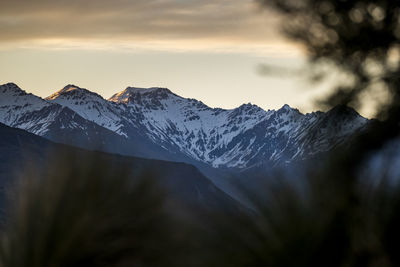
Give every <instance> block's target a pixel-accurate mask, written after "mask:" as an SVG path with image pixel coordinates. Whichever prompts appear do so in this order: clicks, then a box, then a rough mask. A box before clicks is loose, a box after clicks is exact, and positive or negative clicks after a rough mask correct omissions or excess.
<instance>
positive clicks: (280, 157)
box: [0, 83, 368, 196]
mask: <svg viewBox="0 0 400 267" xmlns="http://www.w3.org/2000/svg"><path fill="white" fill-rule="evenodd" d="M0 123H3V124H5V125H8V126H10V127H14V128H19V129H22V130H25V131H28V132H30V133H32V134H35V135H37V136H40V137H44V138H46V139H48V140H50V141H53V142H56V143H62V144H67V145H72V146H76V147H80V148H83V149H89V150H99V151H104V152H109V153H114V154H120V155H124V156H135V157H141V158H147V159H157V160H167V161H174V162H184V163H188V164H192V165H194V166H196V167H197V168H198V169H199V170H200V171H201V172H202V173H203V174H204V175H205V176H207V177H208V178H209V179H210V180H211V181H212V182H213V183H214V184H215V185H217V186H218V187H219V188H221V189H222V190H224V191H225V192H227V193H228V194H230V195H231V196H234V195H235V193H234V192H233V191H234V190H233V189H232V188H231V187H230V182H229V181H228V180H229V178H230V177H232V176H233V174H234V175H236V176H241V177H246V175H247V176H249V175H253V174H254V173H259V172H260V171H259V170H262V172H264V171H265V169H270V168H272V167H274V166H282V165H287V164H290V163H293V162H303V161H306V160H308V159H312V158H315V157H318V156H319V155H321V154H323V153H325V152H327V151H330V150H332V149H334V148H335V147H336V146H338V145H340V144H342V143H344V142H346V141H347V140H349V139H350V138H351V136H352V135H354V134H355V133H357V132H358V131H360V130H362V129H363V128H364V127H365V126H366V125H367V123H368V120H367V119H366V118H363V117H362V116H360V115H359V114H358V113H357V112H356V111H355V110H353V109H352V108H349V107H346V106H337V107H335V108H333V109H331V110H329V111H327V112H312V113H307V114H302V113H301V112H300V111H299V110H297V109H295V108H291V107H290V106H288V105H284V106H283V107H282V108H280V109H278V110H264V109H262V108H260V107H258V106H256V105H252V104H243V105H241V106H239V107H237V108H234V109H221V108H211V107H208V106H207V105H205V104H204V103H202V102H201V101H198V100H195V99H189V98H183V97H181V96H178V95H176V94H174V93H173V92H171V91H170V90H169V89H167V88H159V87H153V88H136V87H127V88H126V89H125V90H122V91H120V92H118V93H115V94H114V95H113V96H112V97H111V98H109V99H104V98H103V97H102V96H100V95H99V94H97V93H95V92H91V91H89V90H87V89H84V88H80V87H78V86H75V85H67V86H65V87H64V88H63V89H61V90H59V91H57V92H55V93H54V94H52V95H50V96H49V97H47V98H41V97H38V96H35V95H33V94H30V93H27V92H25V91H24V90H22V89H21V88H19V87H18V86H17V85H16V84H14V83H7V84H4V85H0Z"/></svg>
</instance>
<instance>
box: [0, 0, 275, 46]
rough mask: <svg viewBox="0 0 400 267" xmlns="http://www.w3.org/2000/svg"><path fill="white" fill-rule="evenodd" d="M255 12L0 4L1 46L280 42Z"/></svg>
mask: <svg viewBox="0 0 400 267" xmlns="http://www.w3.org/2000/svg"><path fill="white" fill-rule="evenodd" d="M259 11H260V9H259V8H258V7H257V5H256V4H255V3H254V2H253V0H84V1H82V0H35V1H32V0H12V1H9V0H0V32H1V33H2V34H1V35H0V43H2V44H3V45H4V44H7V43H8V44H10V43H24V44H27V43H29V42H32V43H46V40H47V41H49V42H53V43H54V41H55V40H58V41H60V40H62V42H65V43H68V42H71V41H75V42H76V41H77V40H79V42H85V41H86V42H88V43H91V42H96V41H99V42H107V43H108V44H109V43H113V42H115V43H116V44H122V45H126V43H130V44H132V43H134V44H140V43H142V44H145V43H149V42H152V43H161V44H162V43H163V42H164V43H169V44H171V43H179V42H180V41H182V42H183V43H184V45H186V46H190V45H193V46H194V47H195V46H199V44H202V46H207V43H210V44H212V45H211V46H215V45H216V44H218V43H220V44H221V47H223V46H226V45H227V44H229V45H231V46H235V45H237V46H249V47H250V46H255V47H256V46H260V45H262V44H267V43H269V44H270V43H277V42H282V41H281V39H279V38H278V35H277V33H276V31H275V28H276V27H275V26H274V25H275V19H274V16H273V15H271V14H268V13H267V14H266V13H262V12H259ZM188 41H190V42H188Z"/></svg>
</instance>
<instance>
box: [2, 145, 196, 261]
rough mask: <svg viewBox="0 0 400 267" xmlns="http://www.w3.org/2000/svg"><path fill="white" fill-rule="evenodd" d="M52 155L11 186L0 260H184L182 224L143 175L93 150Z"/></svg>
mask: <svg viewBox="0 0 400 267" xmlns="http://www.w3.org/2000/svg"><path fill="white" fill-rule="evenodd" d="M63 153H65V154H66V155H65V156H61V155H62V154H63ZM90 155H92V156H93V158H81V157H82V156H90ZM52 158H53V159H52V160H50V161H49V162H45V163H43V162H42V164H45V166H40V167H39V166H36V167H35V166H33V167H30V168H27V169H24V170H23V171H22V175H21V179H20V181H19V184H18V185H17V186H16V188H17V189H16V190H12V191H11V193H10V203H11V205H10V208H9V209H8V213H7V218H8V219H7V221H6V223H5V226H4V227H3V229H2V230H3V235H2V240H1V246H0V248H1V250H0V266H4V267H13V266H15V267H17V266H18V267H23V266H27V267H28V266H29V267H35V266H37V267H39V266H40V267H45V266H59V267H61V266H69V267H70V266H75V267H77V266H85V267H88V266H180V265H181V264H182V265H183V266H188V265H187V264H185V263H184V262H185V260H184V259H185V254H183V253H182V254H180V253H181V252H183V251H185V249H184V248H183V247H180V245H181V244H184V242H178V240H179V239H180V238H181V237H182V232H183V228H182V227H178V221H177V220H175V219H176V218H175V217H174V216H173V215H172V213H171V212H170V211H169V210H168V209H167V207H166V205H167V204H166V203H167V201H166V197H165V194H164V193H163V191H162V190H161V189H160V188H159V187H158V186H157V185H156V183H155V180H154V179H152V177H151V176H150V175H143V176H141V177H136V178H134V177H132V175H131V174H130V172H129V170H130V169H129V166H123V164H113V163H112V162H110V161H108V160H109V159H110V157H108V158H107V157H106V158H102V157H101V156H96V154H94V153H82V154H78V153H70V152H68V151H57V153H56V154H54V155H53V156H52Z"/></svg>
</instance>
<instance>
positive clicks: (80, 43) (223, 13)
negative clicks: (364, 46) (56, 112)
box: [0, 0, 327, 112]
mask: <svg viewBox="0 0 400 267" xmlns="http://www.w3.org/2000/svg"><path fill="white" fill-rule="evenodd" d="M278 22H279V20H278V18H277V16H276V15H275V14H273V13H271V11H268V10H265V9H262V8H260V6H258V5H257V3H256V2H254V1H253V0H85V1H82V0H35V1H32V0H0V32H1V35H0V83H6V82H15V83H16V84H17V85H19V86H20V87H21V88H22V89H24V90H26V91H28V92H31V93H34V94H36V95H39V96H42V97H46V96H48V95H50V94H52V93H54V92H55V91H57V90H59V89H61V88H62V87H64V86H65V85H67V84H75V85H77V86H80V87H84V88H87V89H89V90H91V91H95V92H97V93H99V94H100V95H102V96H103V97H105V98H108V97H110V96H111V95H113V94H114V93H116V92H119V91H122V90H123V89H125V88H126V87H128V86H136V87H153V86H157V87H167V88H169V89H171V90H172V91H173V92H175V93H176V94H179V95H181V96H183V97H188V98H196V99H198V100H201V101H203V102H204V103H205V104H207V105H209V106H211V107H221V108H234V107H237V106H239V105H241V104H243V103H253V104H257V105H259V106H260V107H262V108H264V109H277V108H280V107H281V106H283V105H284V104H289V105H290V106H293V107H296V108H299V109H300V110H301V111H303V112H309V111H312V110H315V109H316V108H315V106H314V105H313V103H314V102H313V101H312V100H314V99H315V98H316V97H317V96H320V95H321V94H322V93H321V92H326V90H327V89H326V88H327V86H326V85H319V86H315V85H311V84H310V83H309V82H307V80H306V79H305V78H304V77H302V76H301V75H296V73H297V70H301V69H302V68H304V62H305V55H304V53H303V50H302V49H301V47H298V46H297V45H295V44H293V43H290V42H288V41H287V40H285V38H283V37H282V36H281V34H280V33H279V30H278V28H279V23H278ZM262 65H267V66H277V67H283V68H289V69H293V70H294V71H293V72H290V73H292V74H291V75H272V76H271V75H262V73H261V72H260V71H259V70H260V66H262Z"/></svg>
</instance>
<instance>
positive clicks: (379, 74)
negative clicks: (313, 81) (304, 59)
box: [257, 0, 400, 118]
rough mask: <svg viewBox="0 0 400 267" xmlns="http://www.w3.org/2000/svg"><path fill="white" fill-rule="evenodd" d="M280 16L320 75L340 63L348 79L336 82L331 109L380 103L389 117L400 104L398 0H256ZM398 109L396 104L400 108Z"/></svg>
mask: <svg viewBox="0 0 400 267" xmlns="http://www.w3.org/2000/svg"><path fill="white" fill-rule="evenodd" d="M257 2H259V3H260V4H261V5H262V6H265V7H266V8H271V9H273V10H275V11H276V13H277V14H278V16H280V17H281V30H282V32H283V33H284V35H285V36H287V37H288V39H290V40H291V41H294V42H297V43H299V44H301V45H302V46H303V47H304V48H305V50H306V51H307V55H308V57H309V62H310V63H311V66H312V67H313V68H314V69H317V70H315V71H313V76H315V77H318V78H320V76H321V75H324V74H326V71H325V72H324V71H322V72H319V71H318V70H319V69H321V66H322V65H327V64H328V65H330V66H334V67H336V68H337V69H338V70H340V71H341V72H343V73H345V74H346V75H347V76H346V79H343V80H341V81H337V84H336V88H335V90H334V91H333V93H332V95H331V96H330V97H329V98H327V99H324V100H323V101H322V102H323V104H325V105H327V106H329V107H332V106H336V105H338V104H351V105H352V106H354V107H356V108H357V107H360V106H362V105H371V104H373V103H371V102H368V103H367V102H366V101H365V99H366V98H367V97H368V98H369V99H371V100H373V101H372V102H374V101H375V102H378V103H377V104H378V105H376V108H377V114H378V115H379V117H380V118H387V117H388V116H389V114H388V113H390V112H393V111H392V108H393V106H397V105H398V103H399V100H400V98H399V90H400V87H399V85H400V81H399V79H400V75H399V74H400V64H399V63H400V3H399V2H398V1H393V0H339V1H336V0H257ZM396 109H398V108H396Z"/></svg>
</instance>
